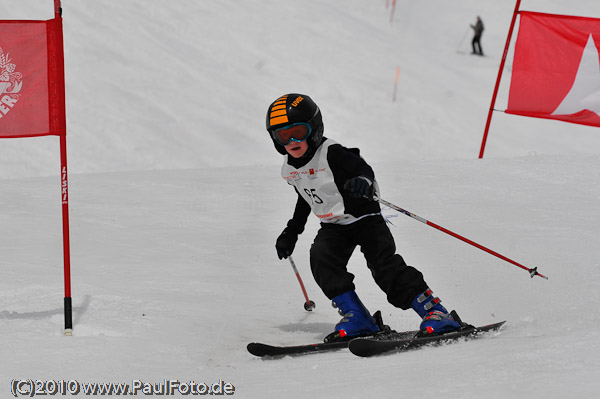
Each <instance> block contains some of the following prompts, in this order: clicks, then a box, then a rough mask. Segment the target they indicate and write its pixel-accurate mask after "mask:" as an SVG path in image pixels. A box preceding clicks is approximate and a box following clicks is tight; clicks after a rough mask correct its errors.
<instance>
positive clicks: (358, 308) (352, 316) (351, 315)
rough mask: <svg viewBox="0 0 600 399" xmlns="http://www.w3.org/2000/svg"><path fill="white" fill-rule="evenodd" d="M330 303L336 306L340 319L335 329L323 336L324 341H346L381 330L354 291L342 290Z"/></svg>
mask: <svg viewBox="0 0 600 399" xmlns="http://www.w3.org/2000/svg"><path fill="white" fill-rule="evenodd" d="M331 305H332V306H333V307H334V308H338V313H339V314H340V315H342V316H343V318H342V320H340V322H339V323H338V324H336V325H335V331H334V332H332V333H331V334H329V335H328V336H327V337H325V342H333V341H346V340H349V339H351V338H354V337H359V336H364V335H372V334H375V333H376V332H378V331H380V330H381V327H380V325H379V324H382V323H377V321H376V320H375V318H374V317H373V316H371V313H369V311H368V310H367V308H366V307H365V305H363V303H362V302H361V301H360V299H359V298H358V295H356V292H354V291H348V292H344V293H343V294H341V295H338V296H336V297H335V298H333V299H332V301H331Z"/></svg>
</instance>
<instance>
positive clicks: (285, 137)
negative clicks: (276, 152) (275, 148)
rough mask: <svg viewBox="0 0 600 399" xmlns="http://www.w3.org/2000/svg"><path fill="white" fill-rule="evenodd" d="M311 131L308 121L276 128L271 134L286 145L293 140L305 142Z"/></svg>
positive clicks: (278, 141)
mask: <svg viewBox="0 0 600 399" xmlns="http://www.w3.org/2000/svg"><path fill="white" fill-rule="evenodd" d="M311 131H312V129H311V127H310V125H309V124H308V123H304V122H299V123H294V124H293V125H289V126H286V127H282V128H281V129H276V130H274V131H273V133H271V136H272V137H273V140H275V141H276V142H277V143H278V144H281V145H283V146H286V145H288V144H289V143H290V142H292V141H296V142H298V143H301V142H303V141H304V140H306V139H307V138H308V136H310V133H311Z"/></svg>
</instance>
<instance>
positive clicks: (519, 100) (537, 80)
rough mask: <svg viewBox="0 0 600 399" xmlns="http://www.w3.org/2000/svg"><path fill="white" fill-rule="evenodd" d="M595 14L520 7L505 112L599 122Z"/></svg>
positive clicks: (599, 38)
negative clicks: (585, 15)
mask: <svg viewBox="0 0 600 399" xmlns="http://www.w3.org/2000/svg"><path fill="white" fill-rule="evenodd" d="M599 48H600V19H597V18H586V17H574V16H565V15H554V14H543V13H535V12H526V11H523V12H521V13H520V25H519V35H518V38H517V42H516V46H515V54H514V61H513V70H512V79H511V83H510V92H509V99H508V108H507V110H506V112H507V113H509V114H517V115H524V116H531V117H537V118H548V119H557V120H562V121H565V122H571V123H579V124H583V125H591V126H600V57H599V55H598V49H599Z"/></svg>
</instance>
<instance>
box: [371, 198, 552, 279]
mask: <svg viewBox="0 0 600 399" xmlns="http://www.w3.org/2000/svg"><path fill="white" fill-rule="evenodd" d="M374 200H375V201H378V202H379V203H380V204H383V205H385V206H389V207H390V208H392V209H395V210H397V211H398V212H400V213H403V214H405V215H406V216H409V217H411V218H413V219H416V220H418V221H419V222H421V223H425V224H426V225H428V226H431V227H434V228H436V229H438V230H440V231H443V232H444V233H446V234H449V235H451V236H452V237H454V238H458V239H459V240H461V241H464V242H466V243H467V244H471V245H473V246H474V247H476V248H479V249H481V250H482V251H485V252H487V253H489V254H491V255H494V256H496V257H498V258H500V259H502V260H504V261H506V262H508V263H512V264H513V265H515V266H518V267H520V268H521V269H524V270H527V271H528V272H529V275H530V276H531V278H533V277H534V276H540V277H541V278H543V279H546V280H548V277H546V276H544V275H543V274H540V273H538V271H537V267H534V268H533V269H530V268H528V267H525V266H523V265H522V264H520V263H517V262H515V261H514V260H512V259H509V258H507V257H506V256H504V255H500V254H499V253H498V252H495V251H492V250H491V249H488V248H486V247H484V246H483V245H480V244H477V243H476V242H473V241H471V240H469V239H468V238H465V237H463V236H461V235H458V234H456V233H454V232H452V231H450V230H448V229H446V228H444V227H442V226H439V225H437V224H435V223H432V222H430V221H429V220H427V219H424V218H422V217H420V216H417V215H415V214H414V213H412V212H409V211H407V210H405V209H402V208H400V207H399V206H396V205H394V204H392V203H390V202H387V201H385V200H383V199H381V198H378V197H377V196H375V197H374Z"/></svg>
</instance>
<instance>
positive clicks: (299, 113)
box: [267, 93, 323, 155]
mask: <svg viewBox="0 0 600 399" xmlns="http://www.w3.org/2000/svg"><path fill="white" fill-rule="evenodd" d="M299 122H304V123H308V124H309V125H310V129H311V132H310V136H308V139H307V140H308V145H309V147H310V148H313V149H315V148H317V147H319V145H321V141H323V118H322V117H321V110H319V107H318V106H317V104H315V102H314V101H313V100H312V99H311V98H310V97H309V96H307V95H304V94H298V93H290V94H284V95H283V96H281V97H279V98H278V99H277V100H275V101H273V103H272V104H271V105H270V106H269V109H268V110H267V131H268V132H269V136H270V137H271V140H273V144H274V145H275V149H276V150H277V151H279V153H280V154H283V155H285V154H287V152H286V151H285V148H284V146H282V145H281V144H279V143H278V142H276V141H275V140H274V139H273V131H274V130H276V129H280V128H282V127H285V126H289V125H292V124H294V123H299Z"/></svg>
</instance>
